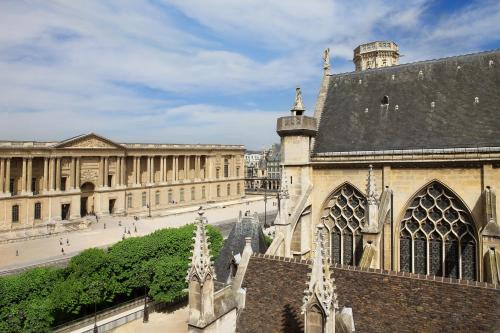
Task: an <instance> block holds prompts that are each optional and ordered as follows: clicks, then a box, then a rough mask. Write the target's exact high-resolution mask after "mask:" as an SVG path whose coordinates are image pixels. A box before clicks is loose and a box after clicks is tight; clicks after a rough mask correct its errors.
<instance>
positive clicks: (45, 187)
mask: <svg viewBox="0 0 500 333" xmlns="http://www.w3.org/2000/svg"><path fill="white" fill-rule="evenodd" d="M42 190H43V192H46V191H48V190H49V158H48V157H44V158H43V189H42Z"/></svg>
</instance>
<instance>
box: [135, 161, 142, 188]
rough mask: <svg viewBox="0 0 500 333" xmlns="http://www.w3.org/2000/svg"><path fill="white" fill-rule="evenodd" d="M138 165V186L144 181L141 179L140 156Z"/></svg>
mask: <svg viewBox="0 0 500 333" xmlns="http://www.w3.org/2000/svg"><path fill="white" fill-rule="evenodd" d="M136 163H137V167H136V171H137V174H136V176H137V183H136V184H139V185H140V184H141V181H142V179H141V157H140V156H138V157H137V160H136Z"/></svg>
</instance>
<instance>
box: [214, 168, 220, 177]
mask: <svg viewBox="0 0 500 333" xmlns="http://www.w3.org/2000/svg"><path fill="white" fill-rule="evenodd" d="M215 178H217V179H219V178H220V168H217V169H216V170H215Z"/></svg>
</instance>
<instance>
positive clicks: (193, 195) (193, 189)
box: [191, 187, 196, 200]
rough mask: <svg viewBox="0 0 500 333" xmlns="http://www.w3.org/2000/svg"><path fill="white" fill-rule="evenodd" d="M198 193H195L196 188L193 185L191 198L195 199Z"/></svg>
mask: <svg viewBox="0 0 500 333" xmlns="http://www.w3.org/2000/svg"><path fill="white" fill-rule="evenodd" d="M195 198H196V195H195V188H194V187H191V200H195Z"/></svg>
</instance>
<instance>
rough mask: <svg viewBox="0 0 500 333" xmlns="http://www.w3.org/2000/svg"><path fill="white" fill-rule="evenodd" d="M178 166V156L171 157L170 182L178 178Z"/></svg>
mask: <svg viewBox="0 0 500 333" xmlns="http://www.w3.org/2000/svg"><path fill="white" fill-rule="evenodd" d="M178 164H179V157H178V156H173V157H172V181H174V182H175V181H176V180H177V179H178V178H177V177H178V170H177V168H178Z"/></svg>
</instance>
